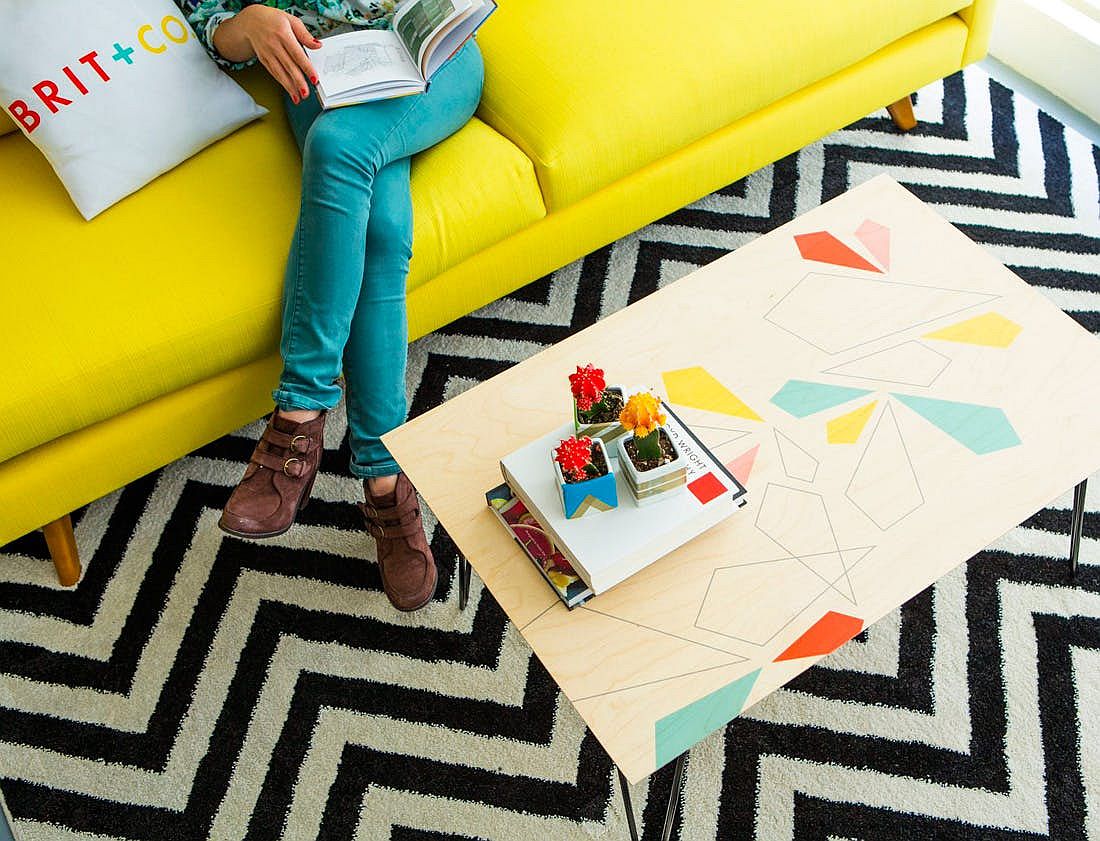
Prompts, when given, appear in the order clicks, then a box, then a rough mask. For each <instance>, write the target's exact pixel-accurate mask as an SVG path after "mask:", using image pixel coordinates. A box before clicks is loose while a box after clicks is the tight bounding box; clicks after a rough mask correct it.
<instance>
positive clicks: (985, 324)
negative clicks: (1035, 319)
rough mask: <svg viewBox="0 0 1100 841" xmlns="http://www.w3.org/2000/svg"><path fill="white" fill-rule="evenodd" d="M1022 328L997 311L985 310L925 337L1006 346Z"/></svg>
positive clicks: (972, 343)
mask: <svg viewBox="0 0 1100 841" xmlns="http://www.w3.org/2000/svg"><path fill="white" fill-rule="evenodd" d="M1023 329H1024V328H1023V327H1021V326H1020V325H1019V324H1017V323H1016V322H1015V321H1010V320H1009V319H1007V318H1005V317H1004V316H1003V315H1001V314H1000V313H997V312H987V313H986V314H985V315H979V316H976V317H975V318H969V319H967V320H966V321H960V322H959V323H958V324H952V325H951V326H950V327H944V328H943V329H942V330H937V331H936V332H934V333H925V334H924V338H926V339H943V340H944V341H946V342H963V343H965V344H968V345H986V346H987V347H1008V346H1009V345H1010V344H1012V343H1013V342H1014V341H1016V337H1017V336H1019V335H1020V331H1021V330H1023Z"/></svg>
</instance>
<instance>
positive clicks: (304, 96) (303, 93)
mask: <svg viewBox="0 0 1100 841" xmlns="http://www.w3.org/2000/svg"><path fill="white" fill-rule="evenodd" d="M308 95H309V90H307V89H306V88H302V98H303V99H305V98H306V97H307V96H308Z"/></svg>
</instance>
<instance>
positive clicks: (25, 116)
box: [8, 99, 42, 134]
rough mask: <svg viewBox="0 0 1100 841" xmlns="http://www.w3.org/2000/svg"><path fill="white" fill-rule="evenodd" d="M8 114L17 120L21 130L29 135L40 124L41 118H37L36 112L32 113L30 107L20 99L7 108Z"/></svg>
mask: <svg viewBox="0 0 1100 841" xmlns="http://www.w3.org/2000/svg"><path fill="white" fill-rule="evenodd" d="M8 113H9V114H11V116H12V118H13V119H15V120H18V121H19V122H20V123H21V124H22V125H23V128H25V129H26V130H27V134H30V133H31V132H32V131H34V130H35V129H36V128H38V126H39V124H40V123H41V122H42V118H41V117H40V116H38V112H37V111H32V110H31V108H30V106H28V105H27V103H26V102H24V101H23V100H22V99H17V100H15V102H13V103H12V104H11V105H9V106H8Z"/></svg>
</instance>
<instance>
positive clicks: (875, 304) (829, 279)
mask: <svg viewBox="0 0 1100 841" xmlns="http://www.w3.org/2000/svg"><path fill="white" fill-rule="evenodd" d="M997 297H998V296H997V295H988V294H985V293H983V292H966V291H963V290H961V289H941V288H939V287H935V286H917V285H915V284H912V283H900V282H897V281H890V282H889V283H884V282H882V281H880V280H875V279H874V278H868V277H851V276H848V275H827V274H818V273H816V272H814V273H811V274H808V275H806V276H805V277H804V278H802V280H800V281H799V282H798V283H796V284H795V285H794V287H792V288H791V291H790V292H788V293H787V294H786V295H784V296H783V297H782V298H780V299H779V301H777V302H776V304H775V306H773V307H772V308H771V309H770V310H768V312H766V313H765V314H764V319H765V320H766V321H768V322H770V323H771V324H774V325H775V326H776V327H778V328H780V329H781V330H785V331H787V332H788V333H790V334H791V335H792V336H795V337H797V338H799V339H801V340H802V341H804V342H806V343H807V344H809V345H812V346H813V347H815V348H817V349H818V350H820V351H822V352H824V353H830V354H833V353H841V352H842V351H846V350H851V349H852V348H856V347H860V346H861V345H865V344H867V343H868V342H874V341H877V340H879V339H885V338H886V337H888V336H894V335H897V334H898V333H902V332H904V331H906V330H910V329H912V328H913V327H920V326H921V325H923V324H928V323H929V322H932V321H937V320H939V319H941V318H946V317H947V316H949V315H955V314H956V313H959V312H962V311H964V310H968V309H970V308H971V307H977V306H981V305H982V304H987V303H989V302H990V301H992V300H994V299H996V298H997Z"/></svg>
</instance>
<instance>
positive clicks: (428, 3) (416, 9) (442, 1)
mask: <svg viewBox="0 0 1100 841" xmlns="http://www.w3.org/2000/svg"><path fill="white" fill-rule="evenodd" d="M454 12H455V6H454V3H452V2H451V0H420V2H418V3H414V4H413V5H411V6H408V7H406V11H405V14H403V15H401V16H400V17H399V18H396V19H395V20H394V30H395V31H396V32H397V35H398V37H399V38H401V40H402V41H403V42H404V43H405V47H406V48H407V49H408V51H409V55H410V56H412V57H413V59H414V60H415V61H416V62H417V63H418V64H419V61H420V49H421V47H423V46H424V43H425V42H426V41H427V40H428V39H429V38H430V37H431V35H432V32H434V31H435V29H436V27H438V26H439V25H440V24H441V23H443V22H444V21H445V20H447V18H449V17H450V16H451V15H453V14H454Z"/></svg>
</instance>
